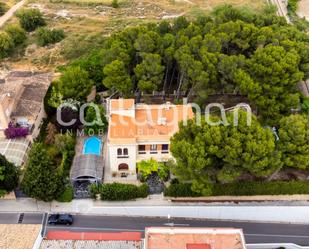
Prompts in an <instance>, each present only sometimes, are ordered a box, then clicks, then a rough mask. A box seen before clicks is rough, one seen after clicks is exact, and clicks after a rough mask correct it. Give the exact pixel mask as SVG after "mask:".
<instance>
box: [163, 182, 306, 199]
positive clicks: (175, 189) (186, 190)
mask: <svg viewBox="0 0 309 249" xmlns="http://www.w3.org/2000/svg"><path fill="white" fill-rule="evenodd" d="M164 194H165V196H171V197H198V196H201V195H199V194H198V193H195V192H193V191H192V190H191V184H189V183H179V184H172V185H170V186H169V187H168V188H166V190H165V192H164ZM293 194H309V181H289V182H287V181H272V182H237V183H230V184H214V185H213V187H212V196H223V195H227V196H232V195H234V196H245V195H248V196H252V195H293Z"/></svg>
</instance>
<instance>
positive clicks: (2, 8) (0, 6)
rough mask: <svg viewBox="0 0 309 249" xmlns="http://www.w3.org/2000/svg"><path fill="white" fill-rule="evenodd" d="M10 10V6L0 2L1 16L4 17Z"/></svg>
mask: <svg viewBox="0 0 309 249" xmlns="http://www.w3.org/2000/svg"><path fill="white" fill-rule="evenodd" d="M7 10H8V6H7V5H6V4H5V3H1V2H0V16H2V15H4V14H5V12H6V11H7Z"/></svg>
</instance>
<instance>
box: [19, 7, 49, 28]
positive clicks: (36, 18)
mask: <svg viewBox="0 0 309 249" xmlns="http://www.w3.org/2000/svg"><path fill="white" fill-rule="evenodd" d="M16 16H17V17H18V18H19V22H20V25H21V26H22V28H23V29H25V30H26V31H28V32H31V31H34V30H35V29H36V28H37V27H40V26H44V25H45V20H44V18H43V15H42V13H41V12H40V11H39V10H37V9H22V10H20V11H19V12H18V13H17V15H16Z"/></svg>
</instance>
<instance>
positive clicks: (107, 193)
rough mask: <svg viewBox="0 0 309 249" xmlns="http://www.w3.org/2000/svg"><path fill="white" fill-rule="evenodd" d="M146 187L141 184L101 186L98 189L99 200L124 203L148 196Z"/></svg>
mask: <svg viewBox="0 0 309 249" xmlns="http://www.w3.org/2000/svg"><path fill="white" fill-rule="evenodd" d="M148 190H149V189H148V186H147V185H146V184H143V185H141V186H136V185H133V184H122V183H111V184H103V185H101V187H100V196H101V200H105V201H124V200H132V199H137V198H145V197H147V196H148Z"/></svg>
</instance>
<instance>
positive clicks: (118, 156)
mask: <svg viewBox="0 0 309 249" xmlns="http://www.w3.org/2000/svg"><path fill="white" fill-rule="evenodd" d="M117 158H129V155H117Z"/></svg>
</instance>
